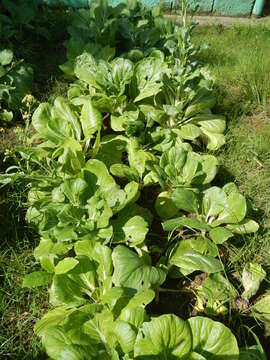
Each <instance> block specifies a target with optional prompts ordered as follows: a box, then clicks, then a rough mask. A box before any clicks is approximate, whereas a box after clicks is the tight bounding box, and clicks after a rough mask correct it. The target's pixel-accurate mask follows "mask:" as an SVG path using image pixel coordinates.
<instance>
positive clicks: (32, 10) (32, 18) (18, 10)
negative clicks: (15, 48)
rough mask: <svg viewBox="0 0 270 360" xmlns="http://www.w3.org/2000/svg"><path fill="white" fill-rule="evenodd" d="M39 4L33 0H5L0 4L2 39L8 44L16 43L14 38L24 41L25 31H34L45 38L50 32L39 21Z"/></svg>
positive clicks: (0, 36)
mask: <svg viewBox="0 0 270 360" xmlns="http://www.w3.org/2000/svg"><path fill="white" fill-rule="evenodd" d="M38 10H39V6H38V4H37V1H33V0H26V1H25V0H19V1H11V0H3V1H1V4H0V39H1V42H2V43H3V44H5V45H6V46H9V47H10V46H12V45H14V40H16V41H23V36H24V35H25V34H24V32H25V31H32V32H35V34H39V35H41V36H43V37H45V38H47V37H48V36H49V33H48V31H47V29H46V28H45V27H42V26H40V24H39V23H38V21H36V20H37V18H38Z"/></svg>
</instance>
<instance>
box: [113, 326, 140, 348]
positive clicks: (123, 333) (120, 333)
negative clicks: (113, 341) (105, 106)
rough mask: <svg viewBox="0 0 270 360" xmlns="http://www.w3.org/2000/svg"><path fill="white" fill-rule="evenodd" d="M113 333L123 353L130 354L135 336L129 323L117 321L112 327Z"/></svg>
mask: <svg viewBox="0 0 270 360" xmlns="http://www.w3.org/2000/svg"><path fill="white" fill-rule="evenodd" d="M114 333H115V335H116V337H117V340H118V341H119V343H120V346H121V349H122V350H123V352H124V353H126V354H128V353H130V352H132V351H133V349H134V344H135V340H136V336H137V334H136V332H135V331H134V328H133V327H132V326H131V325H130V324H129V323H127V322H125V321H122V320H118V321H116V323H115V325H114Z"/></svg>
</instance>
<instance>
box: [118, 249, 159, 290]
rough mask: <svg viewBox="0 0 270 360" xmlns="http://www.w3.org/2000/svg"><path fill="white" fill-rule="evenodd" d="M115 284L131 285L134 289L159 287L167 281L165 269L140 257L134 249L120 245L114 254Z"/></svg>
mask: <svg viewBox="0 0 270 360" xmlns="http://www.w3.org/2000/svg"><path fill="white" fill-rule="evenodd" d="M112 259H113V265H114V273H113V283H114V284H115V286H124V287H130V288H133V289H137V290H140V289H147V288H150V287H153V288H155V287H158V286H159V285H160V284H162V283H163V282H164V281H165V278H166V273H165V271H164V270H162V269H159V268H156V267H154V266H152V265H151V263H150V261H147V262H146V260H145V259H144V258H142V257H139V256H138V255H137V254H136V253H135V252H134V251H132V250H130V249H128V248H127V247H125V246H122V245H118V246H117V247H116V248H115V249H114V250H113V254H112Z"/></svg>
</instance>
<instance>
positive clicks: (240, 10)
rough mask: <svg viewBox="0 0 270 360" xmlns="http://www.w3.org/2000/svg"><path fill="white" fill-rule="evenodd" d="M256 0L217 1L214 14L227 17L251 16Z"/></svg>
mask: <svg viewBox="0 0 270 360" xmlns="http://www.w3.org/2000/svg"><path fill="white" fill-rule="evenodd" d="M253 5H254V0H232V1H229V0H215V2H214V7H213V12H214V13H217V14H225V15H227V16H237V15H250V14H251V13H252V9H253Z"/></svg>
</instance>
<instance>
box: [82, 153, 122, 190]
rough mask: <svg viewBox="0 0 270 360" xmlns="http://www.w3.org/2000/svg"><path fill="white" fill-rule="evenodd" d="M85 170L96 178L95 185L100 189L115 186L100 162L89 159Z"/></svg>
mask: <svg viewBox="0 0 270 360" xmlns="http://www.w3.org/2000/svg"><path fill="white" fill-rule="evenodd" d="M85 167H86V169H87V170H88V171H90V172H91V173H92V174H94V175H95V176H96V177H97V185H99V186H101V187H106V186H112V185H115V181H114V178H113V177H112V176H111V175H110V174H109V171H108V169H107V167H106V166H105V165H104V164H103V162H102V161H99V160H96V159H91V160H88V161H87V163H86V166H85Z"/></svg>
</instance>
